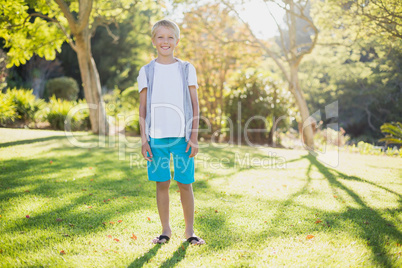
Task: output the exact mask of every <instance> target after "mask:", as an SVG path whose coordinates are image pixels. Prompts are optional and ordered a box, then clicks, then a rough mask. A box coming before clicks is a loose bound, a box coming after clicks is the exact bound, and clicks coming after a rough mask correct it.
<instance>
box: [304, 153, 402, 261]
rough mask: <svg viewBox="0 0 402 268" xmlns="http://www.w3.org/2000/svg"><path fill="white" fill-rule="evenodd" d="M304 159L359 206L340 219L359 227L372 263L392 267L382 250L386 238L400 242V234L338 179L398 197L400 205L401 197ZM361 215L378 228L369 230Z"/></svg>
mask: <svg viewBox="0 0 402 268" xmlns="http://www.w3.org/2000/svg"><path fill="white" fill-rule="evenodd" d="M305 158H307V159H308V160H309V161H310V163H311V165H313V166H315V167H316V168H317V169H318V171H319V172H320V173H321V174H322V175H324V177H325V178H326V180H328V182H329V184H330V186H331V187H332V188H333V189H334V190H335V189H340V190H343V191H344V192H346V193H347V194H348V195H349V196H350V197H352V199H353V200H354V201H355V202H356V203H357V204H358V205H359V206H360V208H359V209H353V208H349V209H348V210H347V211H346V212H344V213H342V214H341V217H344V218H346V219H349V220H351V221H353V222H355V223H356V224H357V226H359V227H360V232H361V237H362V238H364V239H366V240H367V241H370V242H368V246H369V247H370V249H371V251H372V255H373V258H374V261H375V262H376V263H377V264H378V265H381V266H383V267H392V266H393V263H392V260H391V258H390V256H389V255H388V254H387V251H386V249H385V248H384V244H386V243H387V241H386V237H392V238H394V239H395V240H397V241H402V233H401V232H400V231H399V230H398V229H396V228H395V227H394V226H393V224H392V223H391V222H389V221H388V220H386V219H384V218H383V217H382V216H381V215H380V214H379V213H378V212H377V211H376V210H374V209H372V208H370V207H369V206H368V205H367V204H366V203H365V202H364V201H363V200H362V199H361V198H360V196H359V195H358V194H356V193H355V192H354V191H353V190H352V189H350V188H349V187H347V186H346V185H344V184H343V183H342V182H340V181H339V179H338V177H341V178H342V179H347V180H355V181H359V182H363V183H368V184H370V185H372V186H375V187H378V188H380V189H383V190H386V191H387V192H389V193H392V194H394V195H396V196H398V197H399V202H400V203H401V195H400V194H398V193H396V192H394V191H392V190H389V189H387V188H386V187H383V186H380V185H377V184H375V183H373V182H369V181H366V180H363V179H361V178H358V177H355V176H348V175H346V174H343V173H342V172H339V171H337V170H334V169H332V168H328V167H326V166H325V165H323V164H322V163H321V162H319V161H318V160H317V159H316V158H315V157H314V156H312V155H307V156H305ZM361 215H365V216H366V218H367V219H370V222H372V223H373V224H375V225H377V226H378V227H379V228H375V230H373V228H374V227H373V228H369V227H368V226H367V224H368V221H366V222H364V221H362V218H361Z"/></svg>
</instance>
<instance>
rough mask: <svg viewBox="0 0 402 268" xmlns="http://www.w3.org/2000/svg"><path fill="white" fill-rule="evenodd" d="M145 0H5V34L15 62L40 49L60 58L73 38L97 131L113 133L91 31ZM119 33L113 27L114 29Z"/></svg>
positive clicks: (0, 24) (0, 31)
mask: <svg viewBox="0 0 402 268" xmlns="http://www.w3.org/2000/svg"><path fill="white" fill-rule="evenodd" d="M138 2H139V1H128V0H119V1H101V0H79V1H77V0H75V1H74V0H71V1H67V0H66V1H64V0H37V1H30V0H26V1H23V0H18V1H7V0H0V3H1V5H2V8H3V14H2V15H3V16H2V19H1V20H0V37H2V38H4V39H5V47H6V48H9V51H8V53H7V55H8V57H9V65H8V67H11V66H13V65H17V66H18V65H19V64H25V62H26V61H27V60H29V59H30V58H31V57H32V56H33V55H34V54H37V55H38V56H40V57H45V58H46V59H48V60H50V59H54V58H55V56H56V51H59V52H60V49H61V46H62V44H63V42H64V41H67V42H68V43H69V45H70V46H71V48H72V49H73V50H74V51H75V52H76V54H77V58H78V62H79V69H80V73H81V79H82V83H83V88H84V92H85V98H86V100H87V103H88V104H89V105H90V107H91V108H93V107H96V108H94V109H90V110H89V111H90V121H91V126H92V132H94V133H100V134H107V133H108V124H107V120H106V112H105V107H104V104H103V101H102V94H101V83H100V79H99V74H98V70H97V67H96V64H95V61H94V59H93V57H92V54H91V42H90V41H91V37H92V36H93V35H94V34H95V31H96V29H97V27H98V26H104V27H106V29H110V28H109V25H110V24H111V23H112V22H117V21H118V20H121V19H124V18H125V17H126V16H127V14H129V13H130V12H132V10H133V9H134V8H136V7H137V6H136V5H137V3H138ZM109 33H110V34H111V35H112V36H113V33H112V32H111V31H109Z"/></svg>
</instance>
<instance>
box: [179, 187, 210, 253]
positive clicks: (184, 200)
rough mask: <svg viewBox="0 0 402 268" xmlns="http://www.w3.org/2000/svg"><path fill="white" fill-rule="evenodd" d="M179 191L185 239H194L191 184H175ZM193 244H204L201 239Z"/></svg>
mask: <svg viewBox="0 0 402 268" xmlns="http://www.w3.org/2000/svg"><path fill="white" fill-rule="evenodd" d="M177 185H178V186H179V189H180V199H181V205H182V207H183V214H184V222H185V224H186V231H185V235H186V239H188V238H189V237H196V235H195V234H194V194H193V186H192V184H191V183H190V184H183V183H180V182H177ZM192 243H193V244H197V245H201V244H205V241H204V240H203V239H201V238H200V239H199V241H198V242H195V241H194V242H192Z"/></svg>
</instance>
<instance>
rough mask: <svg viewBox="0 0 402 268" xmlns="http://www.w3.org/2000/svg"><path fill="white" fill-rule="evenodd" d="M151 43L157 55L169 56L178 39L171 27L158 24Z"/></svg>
mask: <svg viewBox="0 0 402 268" xmlns="http://www.w3.org/2000/svg"><path fill="white" fill-rule="evenodd" d="M152 44H153V45H154V46H155V47H156V50H157V51H158V56H164V57H169V56H173V52H174V49H175V48H176V46H177V44H179V39H177V38H176V36H175V34H174V31H173V29H170V28H167V27H164V26H160V27H158V28H157V29H156V34H155V37H154V38H153V39H152Z"/></svg>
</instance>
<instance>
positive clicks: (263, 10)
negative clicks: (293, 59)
mask: <svg viewBox="0 0 402 268" xmlns="http://www.w3.org/2000/svg"><path fill="white" fill-rule="evenodd" d="M166 4H167V7H166V8H167V11H168V12H169V11H170V8H171V6H169V4H168V2H167V3H166ZM242 7H243V8H240V7H239V9H238V11H239V13H240V16H241V17H242V19H243V20H244V21H246V22H247V23H248V24H249V25H250V27H251V29H252V30H253V31H254V34H255V35H256V36H257V37H259V38H262V39H268V38H270V37H273V36H275V35H278V30H277V26H276V24H275V21H274V19H273V18H272V17H271V15H270V13H269V12H268V8H269V9H270V10H271V12H272V14H273V15H274V16H275V18H276V20H277V22H278V23H279V24H281V23H283V15H284V14H285V12H284V11H283V10H282V9H281V8H280V7H278V6H277V5H276V4H273V3H269V4H268V6H267V5H266V4H264V2H263V1H262V0H250V1H248V2H247V3H246V4H244V5H243V6H242ZM183 12H184V10H182V9H181V8H178V9H176V10H175V11H174V12H169V13H170V14H171V15H170V16H169V18H171V19H173V20H175V21H180V20H181V18H182V14H183Z"/></svg>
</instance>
